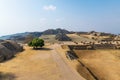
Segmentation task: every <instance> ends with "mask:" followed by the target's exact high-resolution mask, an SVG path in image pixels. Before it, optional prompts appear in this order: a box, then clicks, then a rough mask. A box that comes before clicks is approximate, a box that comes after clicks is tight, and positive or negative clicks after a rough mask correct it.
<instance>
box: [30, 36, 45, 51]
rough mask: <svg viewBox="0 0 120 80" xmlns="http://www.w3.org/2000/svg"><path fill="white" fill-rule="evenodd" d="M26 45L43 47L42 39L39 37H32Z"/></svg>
mask: <svg viewBox="0 0 120 80" xmlns="http://www.w3.org/2000/svg"><path fill="white" fill-rule="evenodd" d="M28 46H31V47H33V48H34V49H35V48H38V47H43V46H44V40H43V39H39V38H34V39H33V40H32V41H31V42H29V43H28Z"/></svg>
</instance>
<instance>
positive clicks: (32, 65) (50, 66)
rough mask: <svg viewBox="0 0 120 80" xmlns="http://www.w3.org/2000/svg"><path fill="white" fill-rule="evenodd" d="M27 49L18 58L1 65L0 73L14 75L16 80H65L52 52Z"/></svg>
mask: <svg viewBox="0 0 120 80" xmlns="http://www.w3.org/2000/svg"><path fill="white" fill-rule="evenodd" d="M25 49H26V50H25V51H24V52H22V53H20V54H18V55H17V56H16V58H14V59H12V60H10V61H7V62H5V63H1V64H0V72H4V74H7V73H14V75H15V76H16V77H15V80H63V77H61V72H60V70H59V68H58V66H57V64H56V62H55V61H54V60H53V58H52V57H51V53H50V50H32V49H30V48H29V47H25ZM3 78H4V77H3ZM6 80H10V79H6ZM13 80H14V79H13Z"/></svg>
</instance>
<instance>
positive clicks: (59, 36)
mask: <svg viewBox="0 0 120 80" xmlns="http://www.w3.org/2000/svg"><path fill="white" fill-rule="evenodd" d="M55 39H56V40H58V41H71V39H70V38H69V37H68V36H67V35H66V34H64V33H58V34H57V35H56V36H55Z"/></svg>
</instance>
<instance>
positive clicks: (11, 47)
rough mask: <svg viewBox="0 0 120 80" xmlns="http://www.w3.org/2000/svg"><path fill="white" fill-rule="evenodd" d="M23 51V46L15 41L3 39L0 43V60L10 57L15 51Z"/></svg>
mask: <svg viewBox="0 0 120 80" xmlns="http://www.w3.org/2000/svg"><path fill="white" fill-rule="evenodd" d="M21 51H23V47H22V46H21V45H19V44H18V43H16V42H15V41H10V40H7V41H3V42H1V43H0V62H2V61H4V60H7V59H10V58H12V57H13V56H14V55H15V54H16V53H18V52H21Z"/></svg>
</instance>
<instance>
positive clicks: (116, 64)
mask: <svg viewBox="0 0 120 80" xmlns="http://www.w3.org/2000/svg"><path fill="white" fill-rule="evenodd" d="M75 52H76V53H77V55H78V56H79V57H80V58H79V60H80V61H81V62H82V63H84V65H85V66H87V67H88V68H89V69H90V71H92V73H93V74H94V75H95V76H96V77H97V78H98V79H99V80H120V51H119V50H76V51H75ZM79 69H80V67H79V65H78V67H77V70H78V71H79Z"/></svg>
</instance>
